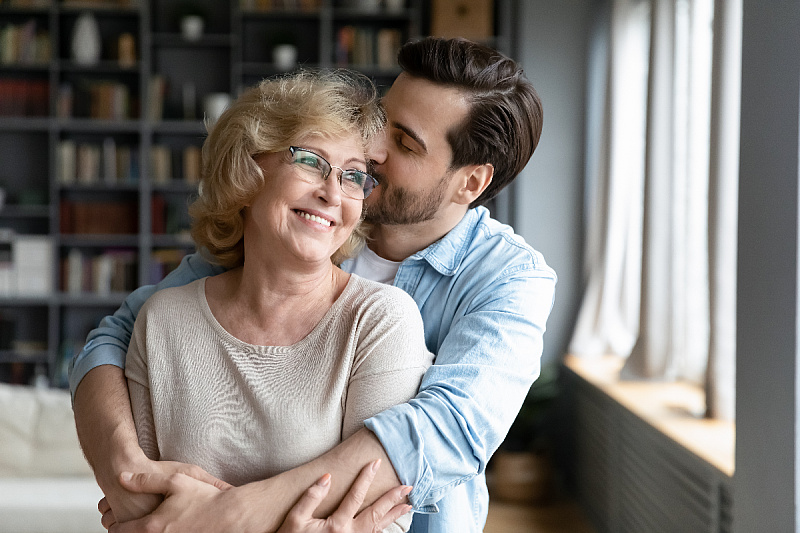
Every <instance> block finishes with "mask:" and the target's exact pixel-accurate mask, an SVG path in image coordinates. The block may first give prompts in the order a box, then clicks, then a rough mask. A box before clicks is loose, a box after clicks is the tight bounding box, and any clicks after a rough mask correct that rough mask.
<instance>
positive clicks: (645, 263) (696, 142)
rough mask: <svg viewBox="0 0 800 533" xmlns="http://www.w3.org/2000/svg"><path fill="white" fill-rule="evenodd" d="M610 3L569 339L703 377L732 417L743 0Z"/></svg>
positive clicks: (637, 363)
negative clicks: (578, 295) (580, 295)
mask: <svg viewBox="0 0 800 533" xmlns="http://www.w3.org/2000/svg"><path fill="white" fill-rule="evenodd" d="M608 7H609V9H610V17H609V24H608V28H609V33H608V38H607V39H605V40H604V42H605V43H606V46H605V49H606V50H605V51H606V54H605V57H606V58H607V70H606V72H607V76H605V80H604V88H605V97H604V98H603V99H602V105H603V109H602V112H601V114H600V116H601V117H602V118H601V120H600V121H599V123H600V124H601V125H602V126H600V127H599V128H597V129H598V131H597V132H596V133H597V135H595V141H594V142H595V145H594V146H590V147H589V149H588V153H589V154H590V157H589V159H590V162H589V165H588V168H587V174H588V179H589V180H590V183H591V184H592V186H591V189H590V191H589V195H588V196H589V198H590V201H591V207H590V210H591V211H590V214H589V220H590V229H589V231H588V235H587V254H586V257H587V276H588V278H587V289H586V293H585V295H584V301H583V304H582V307H581V310H580V313H579V316H578V321H577V324H576V329H575V332H574V335H573V338H572V342H571V345H570V351H571V352H572V353H574V354H576V355H578V356H592V355H597V354H603V353H613V354H616V355H620V356H623V357H626V358H627V361H626V363H625V366H624V368H623V372H622V377H623V378H627V379H657V380H675V379H682V380H688V381H691V382H695V383H698V384H705V385H706V386H707V404H708V411H709V414H711V415H713V416H718V417H722V418H727V419H732V418H733V388H734V383H733V379H734V374H735V372H734V371H733V362H734V359H735V345H734V343H735V287H736V271H735V268H736V184H737V181H738V170H737V169H738V122H739V121H738V116H739V81H738V79H739V71H738V64H739V57H740V52H739V42H740V33H739V32H740V30H739V28H740V26H741V0H734V1H733V2H731V1H725V0H717V1H716V3H715V2H714V0H650V1H646V0H612V1H611V2H610V3H609V4H608ZM715 14H716V15H715ZM590 139H591V135H590ZM591 154H594V156H592V155H591Z"/></svg>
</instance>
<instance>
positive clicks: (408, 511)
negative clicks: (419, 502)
mask: <svg viewBox="0 0 800 533" xmlns="http://www.w3.org/2000/svg"><path fill="white" fill-rule="evenodd" d="M413 509H414V508H413V507H411V506H410V505H406V507H405V510H404V511H403V514H407V513H410V512H411V511H412V510H413Z"/></svg>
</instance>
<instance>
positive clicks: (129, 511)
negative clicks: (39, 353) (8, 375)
mask: <svg viewBox="0 0 800 533" xmlns="http://www.w3.org/2000/svg"><path fill="white" fill-rule="evenodd" d="M219 270H220V269H219V268H218V267H214V266H212V265H210V264H209V263H207V262H206V261H204V260H203V259H202V257H201V256H200V255H199V254H193V255H190V256H187V257H186V258H184V259H183V261H182V262H181V264H180V266H179V267H178V268H177V269H176V270H175V271H173V272H172V273H170V275H169V276H167V277H166V278H165V279H164V280H162V281H161V282H160V283H159V284H158V285H149V286H144V287H141V288H139V289H137V290H136V291H134V292H133V293H131V294H130V295H129V296H128V298H126V300H125V302H124V303H123V305H122V306H121V307H120V308H119V309H118V310H117V311H116V312H115V313H114V315H113V316H108V317H105V318H104V319H103V320H102V321H101V323H100V326H99V327H98V328H96V329H94V330H93V331H92V332H91V333H89V336H88V338H87V343H86V345H85V346H84V348H83V349H82V350H81V352H80V353H78V354H77V355H76V356H75V358H74V359H73V360H72V362H71V364H70V369H69V378H70V389H71V390H72V395H73V410H74V413H75V425H76V428H77V431H78V439H79V440H80V443H81V447H82V448H83V452H84V455H85V456H86V459H87V461H88V462H89V465H90V466H91V467H92V469H93V470H94V473H95V477H96V479H97V483H98V485H99V486H100V488H101V489H102V490H103V492H104V493H105V494H106V495H107V497H108V498H109V501H110V502H111V504H112V506H114V510H115V512H118V513H119V516H120V519H124V518H127V517H133V516H141V514H143V512H144V511H146V510H152V509H153V508H154V507H155V506H156V505H157V504H158V501H159V500H160V499H159V498H156V497H154V496H142V495H136V497H134V495H133V494H131V493H127V492H126V491H124V490H123V489H122V488H121V486H120V485H119V474H120V473H121V472H122V471H124V470H127V471H134V472H142V471H146V472H149V471H151V470H152V465H151V466H149V467H148V465H150V462H149V461H148V460H147V458H146V457H145V455H144V453H143V452H142V450H141V449H140V448H139V444H138V440H137V437H136V428H135V426H134V423H133V415H132V414H131V407H130V400H129V398H128V387H127V383H126V381H125V375H124V371H123V368H124V367H125V354H126V352H127V349H128V344H129V343H130V338H131V332H132V331H133V323H134V321H135V320H136V315H137V314H138V313H139V310H140V309H141V307H142V305H144V302H145V301H146V300H147V298H149V297H150V296H151V295H152V294H153V293H155V292H156V291H158V290H161V289H163V288H166V287H173V286H178V285H184V284H186V283H189V282H190V281H192V280H194V279H197V278H199V277H203V276H206V275H212V274H215V273H217V272H218V271H219ZM161 466H165V465H161ZM184 471H185V473H190V472H193V473H194V474H195V475H198V476H200V477H203V476H202V474H201V473H200V469H196V470H195V469H190V468H189V467H187V469H186V470H184ZM211 479H212V480H213V478H211Z"/></svg>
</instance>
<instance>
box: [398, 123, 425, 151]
mask: <svg viewBox="0 0 800 533" xmlns="http://www.w3.org/2000/svg"><path fill="white" fill-rule="evenodd" d="M392 127H393V128H397V129H398V130H400V131H402V132H403V133H405V134H406V135H408V136H409V137H411V138H412V139H414V142H416V143H417V144H418V145H419V146H420V147H421V148H422V150H423V151H424V152H425V153H426V154H427V153H428V145H426V144H425V141H423V140H422V137H420V136H419V135H417V133H416V132H415V131H414V130H412V129H411V128H409V127H407V126H404V125H402V124H400V123H398V122H392Z"/></svg>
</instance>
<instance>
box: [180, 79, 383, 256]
mask: <svg viewBox="0 0 800 533" xmlns="http://www.w3.org/2000/svg"><path fill="white" fill-rule="evenodd" d="M385 123H386V117H385V114H384V112H383V108H382V107H381V106H380V102H379V97H378V92H377V90H376V89H375V86H374V85H373V83H372V82H371V81H370V80H369V78H367V77H366V76H364V75H362V74H359V73H356V72H353V71H349V70H345V69H338V70H332V71H309V70H302V71H299V72H296V73H292V74H288V75H284V76H281V77H277V78H270V79H266V80H263V81H261V82H260V83H259V84H257V85H256V86H254V87H251V88H249V89H247V90H246V91H245V92H244V93H243V94H242V95H241V96H240V97H239V98H237V99H236V100H235V101H234V102H233V103H232V104H231V105H230V106H229V107H228V109H226V110H225V112H223V113H222V115H221V116H220V117H219V119H218V120H217V122H216V123H215V124H213V125H210V126H208V127H209V134H208V137H207V138H206V140H205V142H204V144H203V150H202V170H201V177H200V192H199V195H198V197H197V199H196V200H195V201H194V202H193V203H192V205H191V206H190V207H189V214H190V215H191V217H192V237H193V238H194V241H195V244H196V245H197V247H198V249H200V250H202V251H203V252H204V253H205V255H206V256H208V258H209V259H210V260H211V261H212V262H214V263H217V264H220V265H222V266H224V267H226V268H234V267H237V266H240V265H242V264H243V263H244V207H245V206H246V205H248V204H249V203H250V202H251V201H252V200H253V198H255V196H256V194H257V193H258V191H259V190H261V188H262V187H263V186H264V179H265V177H264V173H263V171H262V169H261V167H259V165H258V164H257V163H256V162H255V160H254V157H255V156H256V155H258V154H263V153H270V152H281V151H283V150H288V149H289V147H290V146H292V145H294V144H297V142H298V141H299V140H300V139H302V138H304V137H307V136H310V135H325V136H339V135H350V134H352V133H358V134H360V135H361V137H362V139H363V141H364V145H365V146H366V144H367V143H368V142H369V141H370V139H371V138H372V137H373V136H374V135H375V134H377V133H378V132H379V131H380V130H381V129H382V128H383V127H384V125H385ZM366 235H367V228H366V227H365V223H364V222H360V223H359V224H357V226H356V228H355V229H354V231H353V233H352V235H351V236H350V237H349V238H348V240H347V241H346V242H345V243H344V244H343V245H342V246H341V247H340V248H339V249H338V250H337V251H336V252H335V253H334V254H333V256H332V257H331V260H332V261H333V263H334V264H336V265H338V264H340V263H341V262H342V261H344V260H345V259H347V258H348V257H352V256H353V255H355V254H356V253H357V252H358V250H360V249H361V247H362V246H363V245H364V241H365V238H366Z"/></svg>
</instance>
